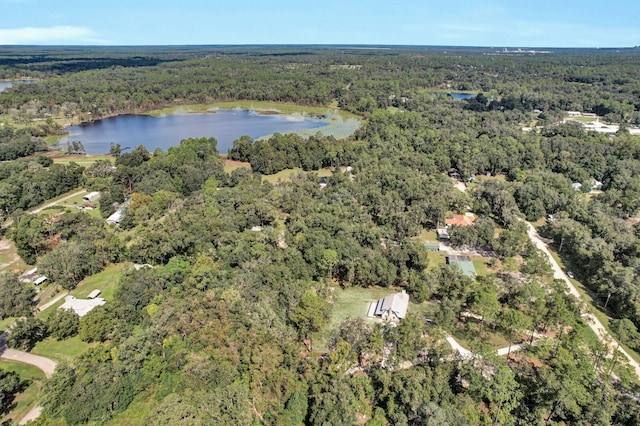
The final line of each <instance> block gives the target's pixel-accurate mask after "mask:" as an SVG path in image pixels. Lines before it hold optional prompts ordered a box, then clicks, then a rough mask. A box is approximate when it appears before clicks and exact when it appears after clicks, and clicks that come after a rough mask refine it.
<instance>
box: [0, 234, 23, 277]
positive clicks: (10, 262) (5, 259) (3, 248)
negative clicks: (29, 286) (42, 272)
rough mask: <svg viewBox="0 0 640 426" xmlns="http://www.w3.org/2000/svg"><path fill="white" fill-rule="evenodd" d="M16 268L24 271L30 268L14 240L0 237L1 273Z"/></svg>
mask: <svg viewBox="0 0 640 426" xmlns="http://www.w3.org/2000/svg"><path fill="white" fill-rule="evenodd" d="M16 269H19V270H21V271H24V270H27V269H28V265H27V264H26V263H24V261H23V260H22V259H21V258H20V256H18V250H17V249H16V245H15V244H14V243H13V241H10V240H6V239H0V273H1V272H11V271H14V270H16Z"/></svg>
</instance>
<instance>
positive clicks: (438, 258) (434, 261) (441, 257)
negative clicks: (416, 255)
mask: <svg viewBox="0 0 640 426" xmlns="http://www.w3.org/2000/svg"><path fill="white" fill-rule="evenodd" d="M427 258H428V259H429V266H427V269H430V270H431V269H436V268H439V267H440V266H441V265H445V264H446V263H447V252H445V251H429V252H427Z"/></svg>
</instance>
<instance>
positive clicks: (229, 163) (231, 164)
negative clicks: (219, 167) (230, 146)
mask: <svg viewBox="0 0 640 426" xmlns="http://www.w3.org/2000/svg"><path fill="white" fill-rule="evenodd" d="M242 167H246V168H251V163H245V162H243V161H235V160H229V159H227V158H225V159H224V172H225V173H231V172H232V171H234V170H235V169H240V168H242Z"/></svg>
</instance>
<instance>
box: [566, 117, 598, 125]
mask: <svg viewBox="0 0 640 426" xmlns="http://www.w3.org/2000/svg"><path fill="white" fill-rule="evenodd" d="M601 118H602V117H583V116H581V115H579V116H572V117H571V118H569V119H568V120H569V121H579V122H580V123H585V124H589V123H593V122H596V121H598V120H599V119H601Z"/></svg>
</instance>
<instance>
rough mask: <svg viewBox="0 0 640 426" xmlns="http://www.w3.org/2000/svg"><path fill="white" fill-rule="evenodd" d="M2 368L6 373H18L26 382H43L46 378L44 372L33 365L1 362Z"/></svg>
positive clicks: (0, 366)
mask: <svg viewBox="0 0 640 426" xmlns="http://www.w3.org/2000/svg"><path fill="white" fill-rule="evenodd" d="M0 368H1V369H3V370H4V371H12V372H14V373H17V374H18V375H19V376H20V377H21V378H22V379H24V380H42V379H44V378H45V375H44V372H43V371H42V370H40V369H39V368H36V367H34V366H33V365H29V364H24V363H22V362H16V361H9V360H5V359H2V360H0Z"/></svg>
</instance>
